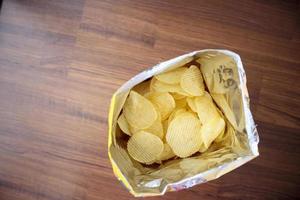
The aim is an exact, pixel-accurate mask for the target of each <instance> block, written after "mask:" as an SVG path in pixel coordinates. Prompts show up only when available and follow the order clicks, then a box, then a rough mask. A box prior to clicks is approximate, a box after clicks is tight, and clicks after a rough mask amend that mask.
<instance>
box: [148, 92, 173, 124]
mask: <svg viewBox="0 0 300 200" xmlns="http://www.w3.org/2000/svg"><path fill="white" fill-rule="evenodd" d="M145 97H146V98H147V99H149V100H150V101H151V102H152V103H153V104H154V105H156V106H157V110H158V111H159V112H160V116H161V120H165V119H167V118H168V116H169V115H170V114H171V112H172V111H173V109H174V108H175V101H174V99H173V97H172V95H170V94H169V93H168V92H163V93H160V92H149V93H147V94H146V95H145Z"/></svg>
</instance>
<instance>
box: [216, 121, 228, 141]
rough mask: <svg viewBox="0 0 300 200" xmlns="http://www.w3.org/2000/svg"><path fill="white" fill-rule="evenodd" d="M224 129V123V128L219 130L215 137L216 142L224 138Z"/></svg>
mask: <svg viewBox="0 0 300 200" xmlns="http://www.w3.org/2000/svg"><path fill="white" fill-rule="evenodd" d="M225 130H226V124H225V127H224V129H223V130H222V131H221V132H220V134H219V135H218V137H217V138H216V139H215V141H216V142H221V141H222V140H224V138H225Z"/></svg>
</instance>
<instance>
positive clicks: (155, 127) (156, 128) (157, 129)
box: [130, 117, 164, 139]
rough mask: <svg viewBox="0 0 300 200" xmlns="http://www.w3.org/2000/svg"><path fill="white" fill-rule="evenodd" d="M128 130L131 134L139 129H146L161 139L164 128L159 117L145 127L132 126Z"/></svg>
mask: <svg viewBox="0 0 300 200" xmlns="http://www.w3.org/2000/svg"><path fill="white" fill-rule="evenodd" d="M130 130H131V133H132V134H135V133H137V132H140V131H146V132H149V133H152V134H153V135H156V136H157V137H159V138H160V139H163V137H164V129H163V125H162V123H161V121H160V118H159V117H158V118H157V119H156V120H155V121H154V123H153V124H152V125H151V126H150V127H148V128H146V129H137V128H134V127H130Z"/></svg>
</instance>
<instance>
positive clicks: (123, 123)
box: [118, 113, 131, 136]
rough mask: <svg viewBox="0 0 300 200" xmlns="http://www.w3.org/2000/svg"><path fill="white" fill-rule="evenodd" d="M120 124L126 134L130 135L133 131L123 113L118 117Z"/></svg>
mask: <svg viewBox="0 0 300 200" xmlns="http://www.w3.org/2000/svg"><path fill="white" fill-rule="evenodd" d="M118 125H119V127H120V129H121V130H122V131H123V132H124V133H125V134H127V135H129V136H130V135H131V131H130V129H129V124H128V122H127V120H126V118H125V116H124V114H123V113H122V114H121V115H120V116H119V118H118Z"/></svg>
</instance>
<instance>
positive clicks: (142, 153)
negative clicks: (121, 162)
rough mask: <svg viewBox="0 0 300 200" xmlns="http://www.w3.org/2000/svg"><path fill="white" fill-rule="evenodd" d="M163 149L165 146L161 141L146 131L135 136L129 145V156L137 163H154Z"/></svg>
mask: <svg viewBox="0 0 300 200" xmlns="http://www.w3.org/2000/svg"><path fill="white" fill-rule="evenodd" d="M163 149H164V144H163V142H162V141H161V139H160V138H159V137H157V136H155V135H153V134H151V133H148V132H146V131H140V132H138V133H136V134H133V135H132V136H131V137H130V139H129V140H128V143H127V150H128V153H129V155H130V156H131V157H132V158H133V159H135V160H136V161H139V162H141V163H145V164H152V163H154V162H155V161H156V160H157V158H158V157H159V156H160V155H161V153H162V152H163Z"/></svg>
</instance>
